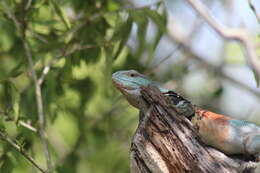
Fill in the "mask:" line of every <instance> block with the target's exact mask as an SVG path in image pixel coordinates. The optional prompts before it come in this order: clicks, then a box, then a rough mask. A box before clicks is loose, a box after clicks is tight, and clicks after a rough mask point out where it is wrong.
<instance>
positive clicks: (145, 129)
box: [130, 86, 256, 173]
mask: <svg viewBox="0 0 260 173" xmlns="http://www.w3.org/2000/svg"><path fill="white" fill-rule="evenodd" d="M141 93H142V96H143V98H144V100H145V102H146V104H147V106H146V108H144V109H143V110H142V112H143V114H144V117H143V118H142V119H141V121H140V122H139V126H138V129H137V131H136V133H135V136H134V137H133V140H132V145H131V153H130V157H131V172H134V173H146V172H147V173H148V172H149V173H150V172H156V173H160V172H161V173H187V172H190V173H204V172H207V173H208V172H212V173H215V172H221V173H238V172H247V173H250V172H253V171H254V169H255V167H256V163H255V162H251V161H249V162H247V161H244V160H241V159H238V158H230V157H228V156H226V155H225V154H223V153H221V152H219V151H217V150H215V149H213V148H211V147H207V146H205V145H204V144H203V143H202V142H199V138H198V135H197V133H196V132H195V131H194V130H193V128H192V126H191V124H190V122H189V121H188V120H187V119H186V118H184V117H183V116H181V115H180V114H178V113H177V112H176V111H175V110H174V108H173V107H170V106H169V105H167V101H166V99H165V98H164V96H163V95H162V94H161V93H160V91H159V90H158V89H157V88H155V87H151V86H148V87H144V88H143V89H142V91H141Z"/></svg>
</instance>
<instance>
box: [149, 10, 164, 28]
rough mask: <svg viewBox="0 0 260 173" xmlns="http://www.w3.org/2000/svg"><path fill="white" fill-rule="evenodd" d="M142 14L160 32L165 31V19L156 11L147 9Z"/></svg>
mask: <svg viewBox="0 0 260 173" xmlns="http://www.w3.org/2000/svg"><path fill="white" fill-rule="evenodd" d="M144 12H145V14H146V15H147V16H148V17H149V18H150V19H152V21H153V22H154V23H155V24H156V25H157V26H158V28H159V30H160V31H161V32H165V31H166V17H164V16H161V15H160V14H159V13H158V12H157V11H155V10H151V9H148V8H145V9H144Z"/></svg>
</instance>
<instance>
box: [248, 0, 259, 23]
mask: <svg viewBox="0 0 260 173" xmlns="http://www.w3.org/2000/svg"><path fill="white" fill-rule="evenodd" d="M252 1H253V0H248V3H249V7H250V8H251V10H252V11H253V12H254V14H255V16H256V19H257V20H258V23H260V14H259V13H258V12H257V11H256V9H255V6H254V4H253V2H252Z"/></svg>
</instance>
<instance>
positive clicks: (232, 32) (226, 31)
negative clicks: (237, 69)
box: [187, 0, 260, 78]
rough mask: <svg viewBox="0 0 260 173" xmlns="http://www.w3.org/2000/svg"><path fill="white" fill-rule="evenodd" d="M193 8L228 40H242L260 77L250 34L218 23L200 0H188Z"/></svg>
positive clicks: (251, 64) (248, 57) (258, 63)
mask: <svg viewBox="0 0 260 173" xmlns="http://www.w3.org/2000/svg"><path fill="white" fill-rule="evenodd" d="M187 1H188V2H189V4H190V5H191V6H192V7H193V9H194V10H195V11H196V12H197V13H198V14H199V15H200V16H202V17H203V18H204V20H205V21H206V22H207V23H208V24H209V25H210V26H211V27H212V28H213V29H214V30H215V31H216V32H217V33H218V34H219V35H221V36H222V37H223V38H225V39H228V40H236V41H239V42H241V44H242V45H243V46H244V47H245V54H246V58H247V61H248V64H249V65H250V66H251V68H252V69H253V71H254V72H255V73H256V75H257V76H258V78H259V77H260V61H259V58H258V56H257V54H256V50H255V45H254V43H253V42H252V40H251V39H250V38H249V36H248V34H247V33H246V32H245V31H244V30H243V29H232V28H228V27H226V26H224V25H221V24H219V23H217V21H216V20H215V19H214V18H213V17H212V16H211V14H210V13H209V10H208V9H207V8H206V6H205V5H203V4H202V3H201V2H200V1H198V0H187Z"/></svg>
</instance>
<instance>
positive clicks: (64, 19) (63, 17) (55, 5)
mask: <svg viewBox="0 0 260 173" xmlns="http://www.w3.org/2000/svg"><path fill="white" fill-rule="evenodd" d="M50 3H51V4H52V6H53V8H54V10H55V12H56V13H57V15H58V16H59V17H60V19H61V20H62V22H63V23H64V25H65V26H66V27H67V29H70V27H71V24H70V21H69V19H68V18H67V16H66V15H65V14H64V12H63V10H62V8H61V6H60V5H59V4H58V3H57V2H56V1H54V0H50Z"/></svg>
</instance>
